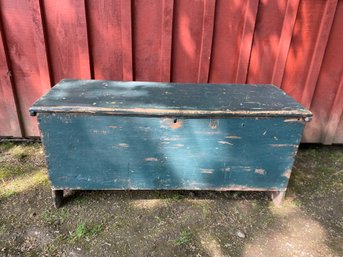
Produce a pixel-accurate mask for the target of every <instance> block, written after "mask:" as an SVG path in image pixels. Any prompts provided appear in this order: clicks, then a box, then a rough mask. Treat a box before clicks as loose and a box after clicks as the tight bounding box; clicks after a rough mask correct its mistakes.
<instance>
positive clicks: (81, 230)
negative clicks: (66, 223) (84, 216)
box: [69, 222, 103, 242]
mask: <svg viewBox="0 0 343 257" xmlns="http://www.w3.org/2000/svg"><path fill="white" fill-rule="evenodd" d="M101 231H103V226H102V225H101V224H86V223H85V222H81V223H78V224H77V226H76V228H75V230H74V231H73V232H72V233H71V235H70V237H69V241H70V242H76V241H78V240H81V239H84V238H94V237H95V236H97V235H98V234H99V233H100V232H101Z"/></svg>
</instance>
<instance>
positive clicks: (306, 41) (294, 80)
mask: <svg viewBox="0 0 343 257" xmlns="http://www.w3.org/2000/svg"><path fill="white" fill-rule="evenodd" d="M333 5H335V3H334V2H333V1H332V0H330V1H311V0H302V1H301V2H300V5H299V8H298V14H297V18H296V22H295V25H294V29H293V37H292V41H291V45H290V48H289V52H288V57H287V61H286V66H285V70H284V75H283V80H282V85H281V87H282V89H283V90H284V91H285V92H286V93H288V94H289V95H291V96H292V97H294V98H295V99H296V100H297V101H299V102H301V101H305V102H302V103H306V104H307V107H308V106H309V104H310V103H311V100H312V99H311V98H312V94H313V90H314V88H315V87H316V83H317V78H318V74H317V73H318V72H319V68H320V66H321V62H322V60H323V55H324V52H325V47H326V42H327V38H328V34H329V31H330V28H331V22H330V21H331V20H332V18H333V16H332V15H333V14H334V10H329V9H330V8H331V7H333ZM329 7H330V8H329ZM334 9H335V8H334ZM305 91H306V92H307V93H305ZM307 97H308V99H306V100H305V98H307Z"/></svg>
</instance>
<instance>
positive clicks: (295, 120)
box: [283, 118, 303, 122]
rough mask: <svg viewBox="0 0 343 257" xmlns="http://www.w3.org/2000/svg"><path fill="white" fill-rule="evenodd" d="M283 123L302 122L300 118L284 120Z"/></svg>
mask: <svg viewBox="0 0 343 257" xmlns="http://www.w3.org/2000/svg"><path fill="white" fill-rule="evenodd" d="M283 122H303V121H302V119H300V118H292V119H285V120H284V121H283Z"/></svg>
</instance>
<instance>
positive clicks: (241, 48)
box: [209, 0, 258, 83]
mask: <svg viewBox="0 0 343 257" xmlns="http://www.w3.org/2000/svg"><path fill="white" fill-rule="evenodd" d="M257 7H258V0H255V1H251V0H245V1H236V2H235V4H232V1H226V0H217V1H216V10H215V22H214V32H213V43H212V44H213V45H212V57H211V67H210V74H209V81H210V82H211V83H235V82H236V80H237V76H238V77H240V76H241V77H244V74H246V72H247V69H248V61H249V58H250V51H251V45H252V38H253V31H254V24H255V19H256V13H257ZM240 56H241V57H240ZM239 74H243V75H239ZM239 80H240V79H239ZM242 81H243V82H244V81H245V77H244V79H242ZM242 81H240V82H242Z"/></svg>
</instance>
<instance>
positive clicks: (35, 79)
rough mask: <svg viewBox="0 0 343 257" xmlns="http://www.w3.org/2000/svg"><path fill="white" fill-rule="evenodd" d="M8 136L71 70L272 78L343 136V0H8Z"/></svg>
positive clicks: (315, 133) (310, 133)
mask: <svg viewBox="0 0 343 257" xmlns="http://www.w3.org/2000/svg"><path fill="white" fill-rule="evenodd" d="M0 22H1V24H0V32H1V34H0V99H1V101H0V136H14V137H27V136H38V135H39V132H38V129H37V124H36V120H35V119H34V118H32V117H30V116H29V113H28V108H29V107H30V106H31V104H32V103H33V102H34V101H35V100H36V99H38V98H39V97H40V96H41V95H42V94H44V93H45V92H47V91H48V90H49V88H50V87H51V86H52V85H54V84H55V83H57V82H58V81H59V80H61V79H62V78H84V79H87V78H94V79H111V80H146V81H173V82H202V83H207V82H208V83H273V84H275V85H277V86H279V87H281V88H282V89H283V90H285V91H286V92H287V93H288V94H290V95H291V96H293V97H294V98H295V99H296V100H298V101H299V102H301V103H302V104H303V105H305V106H306V107H308V108H310V109H311V111H312V112H313V113H314V119H313V121H312V122H311V123H309V124H308V125H307V126H306V129H305V135H304V138H303V141H304V142H323V143H327V144H331V143H343V115H342V111H343V61H342V60H343V48H342V46H343V0H301V1H300V0H288V1H286V0H278V1H277V0H187V1H186V0H132V1H131V2H130V1H128V0H59V1H56V0H44V1H43V0H41V1H39V0H1V1H0Z"/></svg>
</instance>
